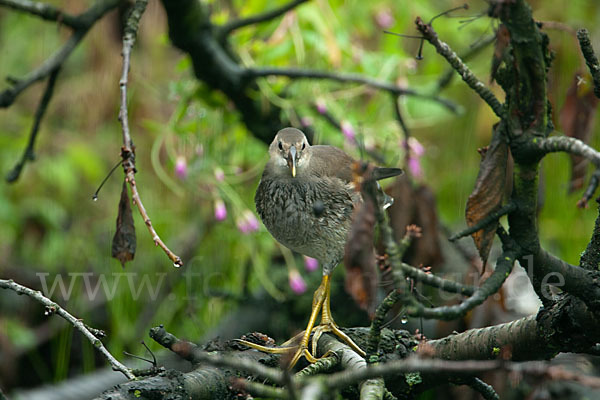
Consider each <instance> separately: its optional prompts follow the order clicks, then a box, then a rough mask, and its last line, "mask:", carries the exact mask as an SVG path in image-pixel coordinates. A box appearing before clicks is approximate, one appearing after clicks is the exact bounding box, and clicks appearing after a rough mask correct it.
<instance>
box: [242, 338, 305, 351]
mask: <svg viewBox="0 0 600 400" xmlns="http://www.w3.org/2000/svg"><path fill="white" fill-rule="evenodd" d="M234 340H235V341H236V342H238V343H241V344H243V345H245V346H248V347H251V348H253V349H255V350H259V351H262V352H263V353H269V354H285V353H289V352H290V351H292V350H294V349H295V347H267V346H261V345H260V344H256V343H252V342H249V341H247V340H243V339H234Z"/></svg>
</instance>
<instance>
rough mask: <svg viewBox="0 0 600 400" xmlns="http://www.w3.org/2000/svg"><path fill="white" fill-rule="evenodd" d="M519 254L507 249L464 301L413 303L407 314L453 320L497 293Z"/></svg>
mask: <svg viewBox="0 0 600 400" xmlns="http://www.w3.org/2000/svg"><path fill="white" fill-rule="evenodd" d="M517 256H518V254H517V252H516V251H514V250H506V251H505V252H503V253H502V254H501V255H500V257H498V260H497V261H496V268H495V269H494V272H492V275H490V277H489V278H487V279H486V281H485V282H484V283H483V284H482V285H481V286H480V287H479V288H477V290H475V293H473V295H472V296H470V297H468V298H467V299H465V300H464V301H463V302H462V303H460V304H457V305H453V306H441V307H435V308H425V307H423V306H422V305H421V304H418V303H416V304H415V303H413V304H412V305H410V306H408V307H407V314H409V315H412V316H414V317H424V318H434V319H442V320H447V321H448V320H453V319H456V318H459V317H460V316H462V315H465V314H466V313H467V312H469V311H470V310H472V309H473V308H475V307H477V306H478V305H480V304H481V303H483V302H484V301H485V300H486V299H487V298H488V297H489V296H491V295H492V294H494V293H496V292H497V291H498V290H500V287H502V284H503V283H504V281H506V278H508V276H509V275H510V272H511V270H512V267H513V264H514V262H515V260H516V258H517Z"/></svg>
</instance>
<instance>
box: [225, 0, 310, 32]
mask: <svg viewBox="0 0 600 400" xmlns="http://www.w3.org/2000/svg"><path fill="white" fill-rule="evenodd" d="M307 1H308V0H294V1H291V2H289V3H288V4H284V5H283V6H281V7H279V8H275V9H273V10H270V11H266V12H264V13H262V14H256V15H253V16H251V17H248V18H240V19H237V20H233V21H229V22H227V23H226V24H225V25H223V26H222V27H220V28H218V29H219V33H218V36H219V38H220V39H221V40H223V39H225V38H226V37H227V36H228V35H229V34H231V32H233V31H235V30H237V29H240V28H243V27H245V26H249V25H255V24H259V23H261V22H266V21H270V20H272V19H275V18H277V17H279V16H280V15H282V14H285V13H286V12H288V11H290V10H292V9H294V8H296V7H297V6H299V5H300V4H302V3H306V2H307Z"/></svg>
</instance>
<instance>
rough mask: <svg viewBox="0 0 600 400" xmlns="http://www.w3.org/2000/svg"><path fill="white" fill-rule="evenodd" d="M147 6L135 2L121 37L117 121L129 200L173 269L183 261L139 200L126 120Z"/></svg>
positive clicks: (133, 152)
mask: <svg viewBox="0 0 600 400" xmlns="http://www.w3.org/2000/svg"><path fill="white" fill-rule="evenodd" d="M147 4H148V0H136V2H135V4H134V5H133V8H132V10H131V13H130V14H129V19H128V20H127V24H126V25H125V32H124V35H123V69H122V71H121V79H120V80H119V89H120V93H121V106H120V108H119V121H120V122H121V128H122V133H123V147H122V148H121V158H122V159H123V171H124V172H125V180H126V181H127V182H128V183H129V187H130V188H131V198H132V200H133V203H134V204H135V205H136V206H137V208H138V210H139V212H140V215H141V216H142V219H143V220H144V224H145V225H146V227H147V228H148V231H149V232H150V235H151V236H152V240H153V241H154V244H155V245H156V246H159V247H160V248H161V249H162V250H163V251H164V252H165V254H166V255H167V257H169V259H170V260H171V261H172V262H173V265H175V267H181V266H182V265H183V261H181V258H180V257H179V256H178V255H176V254H175V253H173V252H172V251H171V250H170V249H169V248H168V247H167V245H166V244H165V243H164V242H163V241H162V239H161V238H160V236H158V233H156V230H155V229H154V227H153V226H152V222H151V221H150V217H149V216H148V213H147V212H146V208H145V207H144V204H143V203H142V199H141V198H140V194H139V192H138V190H137V185H136V182H135V173H136V168H135V147H134V146H133V142H132V140H131V134H130V132H129V121H128V118H127V82H128V75H129V64H130V59H131V49H132V48H133V45H134V44H135V39H136V34H137V30H138V26H139V22H140V18H141V17H142V14H143V13H144V11H145V9H146V5H147Z"/></svg>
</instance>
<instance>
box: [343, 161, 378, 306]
mask: <svg viewBox="0 0 600 400" xmlns="http://www.w3.org/2000/svg"><path fill="white" fill-rule="evenodd" d="M367 173H368V172H367ZM363 200H364V201H363V202H362V203H361V204H360V205H359V206H358V207H357V209H356V210H355V212H354V218H353V220H352V227H351V229H350V233H349V234H348V241H347V242H346V249H345V254H344V265H345V267H346V285H345V286H346V292H348V293H349V294H350V295H351V296H352V298H353V299H354V301H356V303H357V304H358V306H359V307H360V308H361V309H363V310H365V311H367V312H368V313H369V315H372V314H373V312H374V311H375V300H376V291H377V267H376V263H375V252H374V250H373V239H374V228H375V204H374V202H373V200H372V198H371V197H370V196H367V195H363Z"/></svg>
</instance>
